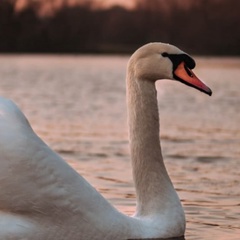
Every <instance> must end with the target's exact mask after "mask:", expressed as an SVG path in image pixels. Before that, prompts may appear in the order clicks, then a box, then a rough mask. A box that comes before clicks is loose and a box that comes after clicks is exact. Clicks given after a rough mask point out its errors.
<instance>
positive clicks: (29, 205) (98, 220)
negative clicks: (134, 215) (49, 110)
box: [0, 98, 124, 240]
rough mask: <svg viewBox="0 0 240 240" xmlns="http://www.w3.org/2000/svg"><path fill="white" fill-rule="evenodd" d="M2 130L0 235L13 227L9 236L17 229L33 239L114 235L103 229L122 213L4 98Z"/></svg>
mask: <svg viewBox="0 0 240 240" xmlns="http://www.w3.org/2000/svg"><path fill="white" fill-rule="evenodd" d="M0 132H1V134H0V185H1V191H0V239H3V237H5V236H9V232H11V233H12V235H11V238H9V239H15V238H14V236H13V235H14V234H13V233H16V239H19V236H21V234H22V236H23V237H25V238H26V239H34V240H38V239H41V240H42V239H46V238H45V237H46V236H47V237H48V239H58V240H60V239H71V240H75V239H84V238H85V239H95V238H96V239H100V238H99V237H101V235H102V237H106V235H108V234H110V233H109V232H106V231H103V230H104V229H106V228H108V229H109V225H111V224H112V225H113V228H114V225H117V222H116V221H121V217H124V216H123V215H121V214H119V213H118V212H117V211H116V210H115V209H114V208H113V207H112V206H111V205H110V204H109V203H108V202H107V201H106V200H105V199H104V198H103V197H102V196H101V195H100V194H99V193H98V192H97V191H96V190H95V189H94V188H93V187H92V186H91V185H90V184H89V183H88V182H87V181H85V179H84V178H82V177H81V176H80V175H79V174H78V173H77V172H76V171H75V170H73V169H72V168H71V167H70V166H69V165H68V164H67V163H65V161H64V160H62V158H61V157H60V156H59V155H58V154H56V153H55V152H53V151H52V150H51V149H50V148H49V147H48V146H47V145H46V144H45V143H44V142H43V141H42V140H41V139H40V138H39V137H37V135H36V134H35V133H34V132H33V130H32V128H31V127H30V125H29V124H28V121H27V120H26V118H25V116H24V115H23V114H22V112H21V111H20V110H19V108H18V107H17V106H16V105H15V104H14V103H13V102H11V101H9V100H7V99H4V98H0ZM116 214H117V215H118V217H116V216H115V215H116ZM119 216H120V217H119ZM9 222H11V224H8V223H9ZM106 225H107V226H106ZM118 231H120V229H118ZM32 234H33V235H32ZM58 234H59V236H58ZM38 235H39V237H37V236H38ZM44 236H45V237H44ZM4 239H8V238H4Z"/></svg>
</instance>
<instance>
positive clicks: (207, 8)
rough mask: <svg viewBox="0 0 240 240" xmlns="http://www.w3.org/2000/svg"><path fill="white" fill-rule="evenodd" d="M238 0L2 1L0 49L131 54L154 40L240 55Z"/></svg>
mask: <svg viewBox="0 0 240 240" xmlns="http://www.w3.org/2000/svg"><path fill="white" fill-rule="evenodd" d="M239 9H240V1H236V0H228V1H226V0H196V1H192V0H168V1H165V0H150V1H149V0H122V1H120V0H1V1H0V52H6V53H7V52H28V53H33V52H38V53H129V52H132V51H133V50H135V49H136V48H137V47H139V46H140V45H143V44H145V43H147V42H152V41H161V42H170V43H172V44H175V45H177V46H179V47H180V48H183V49H187V50H188V52H191V53H194V54H204V55H239V54H240V46H239V45H240V44H239V43H240V28H239V25H240V14H239Z"/></svg>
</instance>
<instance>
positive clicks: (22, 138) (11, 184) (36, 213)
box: [0, 43, 211, 240]
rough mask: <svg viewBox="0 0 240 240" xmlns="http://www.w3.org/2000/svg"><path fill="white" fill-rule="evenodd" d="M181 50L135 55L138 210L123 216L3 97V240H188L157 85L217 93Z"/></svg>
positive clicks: (130, 75) (132, 119)
mask: <svg viewBox="0 0 240 240" xmlns="http://www.w3.org/2000/svg"><path fill="white" fill-rule="evenodd" d="M194 66H195V63H194V60H193V59H192V58H191V57H189V56H188V55H187V54H185V53H184V52H182V51H181V50H180V49H178V48H176V47H174V46H172V45H168V44H163V43H151V44H147V45H145V46H143V47H141V48H140V49H138V50H137V51H136V52H135V53H134V54H133V55H132V57H131V58H130V61H129V64H128V71H127V99H128V101H127V102H128V114H129V129H130V131H129V135H130V146H131V157H132V167H133V178H134V182H135V186H136V194H137V209H136V214H135V216H133V217H129V216H125V215H124V214H122V213H120V212H118V211H117V210H116V209H115V208H114V207H113V206H112V205H111V204H110V203H109V202H108V201H107V200H105V199H104V198H103V197H102V196H101V195H100V194H99V193H98V192H97V191H96V190H95V189H94V188H93V187H92V186H91V185H90V184H89V183H88V182H87V181H86V180H85V179H84V178H83V177H81V176H80V175H79V174H78V173H77V172H76V171H75V170H74V169H72V168H71V167H70V166H69V165H68V164H67V163H66V162H65V161H64V160H62V158H61V157H60V156H59V155H58V154H56V153H55V152H54V151H52V150H51V149H50V148H49V147H48V146H47V145H46V144H45V143H44V142H43V141H42V140H41V139H40V138H39V137H38V136H37V135H36V134H35V133H34V132H33V130H32V128H31V127H30V125H29V123H28V121H27V120H26V118H25V116H24V115H23V113H22V112H21V111H20V110H19V108H18V107H17V106H16V105H15V104H14V103H12V102H11V101H10V100H7V99H4V98H1V99H0V239H1V240H8V239H11V240H19V239H24V240H47V239H49V240H81V239H82V240H94V239H98V240H99V239H101V240H112V239H134V238H135V239H136V238H138V239H144V238H170V237H176V236H183V235H184V231H185V217H184V211H183V209H182V206H181V203H180V200H179V198H178V196H177V193H176V191H175V190H174V188H173V185H172V183H171V180H170V178H169V176H168V174H167V171H166V169H165V166H164V163H163V159H162V154H161V148H160V141H159V117H158V107H157V100H156V95H157V94H156V89H155V81H156V80H158V79H173V80H174V79H175V80H179V81H181V82H183V83H185V84H187V85H190V86H192V87H194V88H197V89H199V90H200V91H203V92H205V93H207V94H209V95H211V90H210V89H209V88H208V87H207V86H206V85H205V84H203V83H202V82H201V81H200V80H199V79H197V77H196V76H195V75H194V74H193V73H192V71H191V70H190V69H192V68H194Z"/></svg>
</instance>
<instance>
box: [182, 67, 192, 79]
mask: <svg viewBox="0 0 240 240" xmlns="http://www.w3.org/2000/svg"><path fill="white" fill-rule="evenodd" d="M184 68H185V70H186V72H187V74H188V76H189V77H191V78H192V77H193V74H192V72H191V71H190V70H189V69H188V67H187V65H186V64H184Z"/></svg>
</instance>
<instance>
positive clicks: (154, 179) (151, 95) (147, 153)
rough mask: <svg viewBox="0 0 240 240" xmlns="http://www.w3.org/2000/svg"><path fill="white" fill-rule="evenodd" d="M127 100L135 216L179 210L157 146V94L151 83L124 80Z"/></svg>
mask: <svg viewBox="0 0 240 240" xmlns="http://www.w3.org/2000/svg"><path fill="white" fill-rule="evenodd" d="M127 99H128V100H127V101H128V121H129V137H130V149H131V157H132V168H133V178H134V183H135V187H136V195H137V212H136V215H137V216H148V215H152V214H159V213H161V214H165V211H168V210H169V209H170V208H175V207H176V206H177V208H179V207H180V208H181V206H180V201H179V199H178V197H177V194H176V192H175V190H174V188H173V186H172V183H171V180H170V178H169V176H168V174H167V171H166V168H165V165H164V162H163V158H162V152H161V147H160V139H159V115H158V106H157V91H156V88H155V84H154V83H153V82H150V81H147V80H145V79H134V76H132V75H128V77H127Z"/></svg>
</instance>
